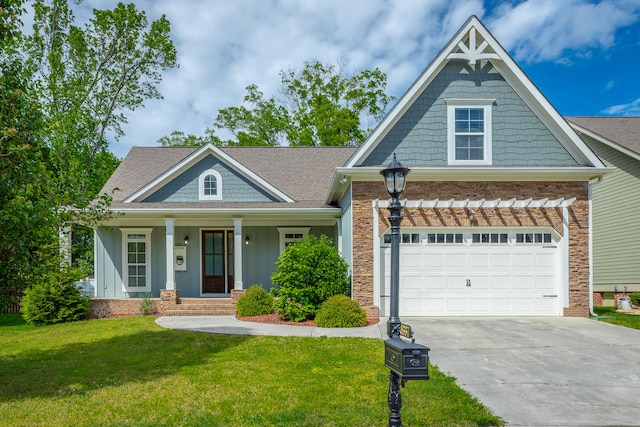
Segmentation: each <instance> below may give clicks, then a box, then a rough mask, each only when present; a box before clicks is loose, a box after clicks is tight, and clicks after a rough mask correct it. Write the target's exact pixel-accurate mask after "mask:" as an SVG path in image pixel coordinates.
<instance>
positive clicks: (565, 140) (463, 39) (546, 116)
mask: <svg viewBox="0 0 640 427" xmlns="http://www.w3.org/2000/svg"><path fill="white" fill-rule="evenodd" d="M459 59H463V60H467V61H469V65H470V66H473V65H474V64H476V62H477V61H479V60H488V61H489V62H490V63H491V64H492V66H493V67H494V68H495V69H496V70H497V71H498V72H499V73H500V74H501V75H502V77H503V78H504V79H505V81H506V82H507V83H509V85H511V87H512V88H513V89H514V91H515V92H516V93H518V94H519V95H520V97H521V98H522V99H523V100H524V101H525V102H526V103H527V105H528V106H529V108H530V109H531V110H532V111H533V113H534V114H535V115H536V116H538V118H539V119H540V120H541V121H542V123H544V125H545V126H546V127H547V128H548V129H549V131H550V132H551V133H552V134H553V135H554V136H555V137H556V138H557V139H558V141H559V142H560V143H561V144H562V145H563V146H564V148H565V149H566V150H567V151H568V152H569V153H570V154H571V156H573V158H574V159H576V161H577V162H578V163H579V164H580V165H583V166H586V167H594V166H595V167H597V168H604V164H602V162H601V161H600V159H599V158H598V157H597V156H596V155H595V154H594V153H593V152H592V151H591V150H590V149H589V148H588V147H587V145H586V144H585V143H584V141H582V140H581V139H580V137H579V136H578V135H577V134H576V132H575V131H574V130H573V129H572V128H571V127H570V126H569V125H568V123H567V122H566V121H565V119H564V118H563V117H562V116H561V115H560V113H559V112H558V111H557V110H556V109H555V108H554V107H553V105H551V103H550V102H549V101H548V100H547V98H546V97H545V96H544V95H543V94H542V93H541V92H540V90H539V89H538V88H537V87H536V86H535V84H534V83H533V82H532V81H531V80H530V79H529V77H527V75H526V74H525V73H524V71H522V69H521V68H520V67H519V66H518V64H517V63H516V62H515V61H514V60H513V58H511V56H510V55H509V53H508V52H507V51H506V50H505V49H504V48H503V47H502V46H501V45H500V43H499V42H498V41H497V40H496V39H495V38H494V37H493V35H492V34H491V33H490V32H489V30H488V29H487V28H486V27H485V26H484V25H483V24H482V22H480V20H479V19H478V18H477V17H476V16H473V15H472V16H471V17H469V19H468V20H467V22H465V24H464V25H463V26H462V27H461V28H460V29H459V30H458V32H457V33H456V34H455V35H454V36H453V38H452V39H451V40H450V41H449V43H448V44H447V45H445V47H444V48H443V49H442V50H441V51H440V53H439V54H438V55H437V56H436V57H435V58H434V59H433V61H432V62H431V63H430V64H429V66H428V67H427V68H426V69H425V70H424V71H423V72H422V74H421V75H420V76H419V77H418V79H417V80H416V81H415V82H414V83H413V84H412V85H411V87H410V88H409V89H408V90H407V92H406V93H405V94H404V95H403V96H402V97H400V99H399V100H398V102H397V103H396V104H395V105H394V107H393V108H392V109H391V110H390V111H389V113H388V114H387V116H385V118H384V119H382V121H381V122H380V123H379V124H378V126H377V127H376V128H375V129H374V130H373V132H371V134H370V135H369V137H368V138H367V140H365V142H364V143H363V144H362V145H361V146H360V148H359V149H358V151H357V152H355V153H354V155H353V156H352V157H351V158H350V159H349V161H348V162H347V164H346V166H347V167H354V166H359V165H362V162H363V160H364V159H366V158H367V156H369V154H370V153H371V152H372V151H373V150H374V149H375V148H376V147H377V145H378V144H380V143H381V141H382V140H383V139H384V137H385V135H386V134H387V133H388V132H389V131H390V130H391V129H392V128H393V127H394V125H395V124H396V123H397V122H398V120H400V118H401V117H402V116H403V115H404V114H405V113H406V112H407V110H408V109H409V108H410V107H411V106H412V105H413V103H414V102H415V101H416V99H417V98H418V97H419V96H420V94H421V93H422V92H423V91H424V90H425V88H427V87H428V86H429V85H430V84H431V83H432V81H433V79H434V78H435V77H436V76H437V75H438V73H439V72H440V71H441V70H442V69H443V67H444V66H445V65H446V63H448V62H449V61H450V60H459ZM492 168H493V167H488V168H486V169H487V170H488V171H489V170H490V169H492Z"/></svg>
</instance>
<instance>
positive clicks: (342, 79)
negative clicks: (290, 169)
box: [159, 61, 393, 146]
mask: <svg viewBox="0 0 640 427" xmlns="http://www.w3.org/2000/svg"><path fill="white" fill-rule="evenodd" d="M280 79H281V82H282V87H281V89H280V94H281V96H282V99H281V100H278V99H276V98H274V97H271V98H268V99H265V97H264V94H263V93H262V92H261V91H260V90H259V89H258V86H256V85H255V84H252V85H249V86H247V87H246V90H247V94H246V95H245V97H244V104H243V105H241V106H239V107H228V108H224V109H222V110H220V111H219V113H218V116H217V117H216V120H215V122H214V123H213V129H212V128H209V129H207V130H206V132H205V136H204V137H195V136H193V135H187V136H184V134H182V133H181V132H177V131H176V132H173V133H172V134H171V137H163V138H161V140H160V141H159V142H160V143H161V144H163V145H190V144H195V145H200V144H202V143H205V142H212V143H213V144H216V145H266V146H274V145H286V144H288V145H292V146H297V145H307V146H309V145H310V146H336V145H359V144H361V143H362V142H363V141H364V139H365V138H366V137H367V135H368V134H369V132H370V131H371V129H369V128H363V126H362V122H363V121H364V122H370V121H375V122H377V121H379V120H380V119H381V118H382V116H383V115H384V113H385V111H386V109H387V106H388V105H389V103H390V102H391V101H392V100H393V97H392V96H389V95H387V94H386V93H385V88H386V85H387V76H386V74H384V73H383V72H382V71H380V70H379V69H377V68H376V69H374V70H364V71H360V72H359V73H357V74H354V75H352V76H346V75H345V70H344V67H343V65H342V64H338V65H327V64H323V63H321V62H319V61H311V62H307V63H305V66H304V69H303V70H302V71H300V72H296V71H295V70H289V71H281V72H280ZM216 130H226V131H228V132H230V133H231V134H232V135H233V136H234V137H235V139H233V140H222V139H221V138H219V137H218V136H217V135H216Z"/></svg>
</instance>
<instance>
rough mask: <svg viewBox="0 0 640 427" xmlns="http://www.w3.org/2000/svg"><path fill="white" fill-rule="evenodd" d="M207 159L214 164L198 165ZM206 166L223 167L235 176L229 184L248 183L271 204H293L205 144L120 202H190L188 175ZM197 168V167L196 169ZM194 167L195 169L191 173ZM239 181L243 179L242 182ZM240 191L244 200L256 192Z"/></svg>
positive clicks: (245, 188) (220, 151) (237, 163)
mask: <svg viewBox="0 0 640 427" xmlns="http://www.w3.org/2000/svg"><path fill="white" fill-rule="evenodd" d="M207 157H211V159H215V160H211V159H210V160H208V161H205V162H204V163H202V164H200V162H201V161H202V160H203V159H206V158H207ZM207 162H209V164H216V165H218V167H220V168H222V166H221V165H224V169H223V170H224V171H225V173H227V174H228V176H231V175H235V176H234V177H233V179H232V183H235V184H236V185H239V184H240V181H244V182H245V184H247V183H249V182H250V183H251V184H252V185H253V187H254V188H253V189H254V190H258V189H260V190H261V191H262V192H263V195H265V196H267V195H269V196H270V197H271V200H277V201H282V202H288V203H294V200H293V199H291V198H290V197H289V196H288V195H286V194H285V193H283V192H282V191H280V190H279V189H278V188H276V187H275V186H274V185H272V184H271V183H269V182H267V181H265V180H264V179H263V178H261V177H260V176H258V175H257V174H256V173H255V172H253V171H252V170H250V169H248V168H247V167H246V166H244V165H243V164H241V163H239V162H238V161H237V160H235V159H234V158H233V157H231V156H229V155H228V154H226V153H225V152H223V151H222V150H220V149H219V148H217V147H215V146H213V145H212V144H206V145H204V146H202V147H200V148H198V149H196V151H194V152H193V153H192V154H191V155H189V156H188V157H186V158H184V159H182V160H180V161H179V162H177V163H175V164H174V165H173V166H172V167H170V168H169V169H168V170H166V171H165V172H164V173H162V174H161V175H160V176H158V177H157V178H156V179H154V180H152V181H151V182H149V183H148V184H147V185H145V186H143V187H142V188H139V189H138V190H137V191H135V192H134V193H133V194H130V195H129V196H128V197H126V198H125V199H124V200H123V202H124V203H131V202H141V201H155V202H159V201H168V200H163V199H166V198H183V197H185V198H192V197H193V196H192V195H189V194H188V193H189V192H190V191H191V190H192V188H191V185H192V184H191V183H192V176H191V174H192V173H193V171H194V170H200V169H202V168H203V167H204V166H206V165H207ZM198 164H200V165H199V166H198ZM139 166H140V167H142V165H139ZM194 167H195V169H193V170H191V169H192V168H194ZM189 170H191V172H189V173H186V175H183V174H184V173H185V172H187V171H189ZM205 170H206V169H205ZM231 171H234V174H231ZM117 172H118V170H116V173H117ZM201 173H202V171H201ZM219 173H220V172H219V171H218V172H216V174H219ZM241 177H243V178H242V179H241ZM170 183H173V185H169V184H170ZM167 185H169V187H167V188H166V189H165V188H164V187H165V186H167ZM198 185H200V184H198ZM242 187H243V190H247V193H246V194H245V196H248V194H249V193H251V196H248V197H256V196H257V191H248V188H247V187H246V185H242ZM156 192H160V193H159V194H158V195H157V196H153V197H151V198H150V199H148V198H149V197H150V196H152V195H154V194H155V193H156ZM191 194H192V193H191ZM196 194H198V193H196ZM190 201H193V200H190Z"/></svg>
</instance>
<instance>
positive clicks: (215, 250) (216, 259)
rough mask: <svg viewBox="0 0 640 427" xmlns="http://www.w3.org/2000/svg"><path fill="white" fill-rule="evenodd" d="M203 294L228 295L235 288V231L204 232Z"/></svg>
mask: <svg viewBox="0 0 640 427" xmlns="http://www.w3.org/2000/svg"><path fill="white" fill-rule="evenodd" d="M202 266H203V268H202V293H203V294H228V293H230V292H231V288H232V286H233V230H203V231H202Z"/></svg>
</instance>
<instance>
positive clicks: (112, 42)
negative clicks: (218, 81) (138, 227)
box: [25, 0, 177, 207]
mask: <svg viewBox="0 0 640 427" xmlns="http://www.w3.org/2000/svg"><path fill="white" fill-rule="evenodd" d="M33 7H34V24H33V34H32V35H30V36H29V37H28V38H27V40H26V44H25V53H26V55H27V58H28V59H27V64H28V65H29V69H30V72H31V73H32V79H33V81H34V83H35V87H36V89H37V91H38V95H39V98H40V100H41V102H42V105H43V109H44V115H45V121H46V126H47V143H48V145H49V147H50V149H51V151H50V162H51V168H52V170H53V171H55V174H56V176H57V177H59V178H58V190H59V191H60V193H61V194H63V195H64V202H65V203H67V204H69V205H73V206H76V207H85V206H87V204H88V203H89V202H90V201H91V200H93V199H94V198H95V197H96V195H97V194H98V192H99V190H100V189H101V188H102V186H103V185H104V183H105V182H106V179H107V178H108V177H109V176H110V175H111V173H112V172H113V170H114V168H115V166H117V163H118V162H117V159H115V157H114V156H113V155H112V154H111V153H110V152H109V150H108V143H107V139H106V134H107V132H109V131H110V132H112V133H113V135H114V137H115V138H116V139H118V138H119V137H121V136H123V134H124V132H123V130H122V125H123V124H125V123H127V117H126V113H127V112H128V111H133V110H135V109H136V108H138V107H140V106H141V105H143V103H144V101H145V100H147V99H159V98H162V96H161V95H160V93H159V92H158V89H157V87H156V86H157V84H158V83H159V82H160V81H161V71H162V70H166V69H168V68H173V67H176V66H177V63H176V49H175V47H174V45H173V43H172V41H171V39H170V38H169V32H170V24H169V21H168V20H167V19H166V18H165V16H162V17H161V18H160V19H158V20H156V21H153V22H152V23H151V24H150V25H149V24H148V21H147V18H146V16H145V13H144V12H143V11H138V10H137V9H136V7H135V5H134V4H128V5H125V4H122V3H119V4H118V5H117V6H116V7H115V8H114V9H113V10H96V9H94V10H93V17H92V18H91V19H90V20H89V22H88V23H87V24H86V25H85V26H84V28H80V27H78V26H75V25H74V19H75V18H74V15H73V12H72V11H71V9H69V7H68V4H67V0H35V1H34V2H33Z"/></svg>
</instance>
